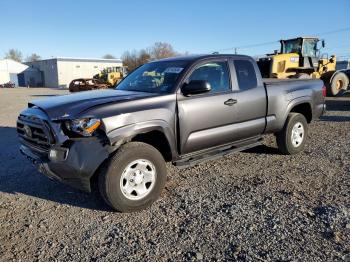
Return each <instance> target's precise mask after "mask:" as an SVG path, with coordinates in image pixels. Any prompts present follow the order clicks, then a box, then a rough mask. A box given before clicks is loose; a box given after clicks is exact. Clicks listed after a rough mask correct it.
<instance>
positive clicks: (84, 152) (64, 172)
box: [20, 138, 109, 192]
mask: <svg viewBox="0 0 350 262" xmlns="http://www.w3.org/2000/svg"><path fill="white" fill-rule="evenodd" d="M20 151H21V153H22V154H23V155H25V156H26V157H27V158H28V159H29V160H30V161H31V162H32V163H33V164H34V165H35V167H36V168H37V169H38V171H39V172H40V173H42V174H44V175H45V176H47V177H49V178H50V179H54V180H57V181H60V182H62V183H64V184H67V185H70V186H72V187H74V188H77V189H80V190H82V191H86V192H91V185H90V178H91V177H92V176H93V174H94V173H95V172H96V170H97V169H98V167H99V166H100V165H101V164H102V162H103V161H104V160H105V159H106V158H108V156H109V153H108V150H107V148H106V147H105V146H103V144H102V143H101V142H100V141H99V140H98V139H97V138H88V139H82V140H79V141H74V142H72V143H71V144H70V145H69V146H68V147H58V146H55V147H52V148H51V149H50V150H49V154H48V155H43V154H39V153H37V152H35V150H32V149H31V148H30V147H28V146H26V145H21V147H20ZM52 152H56V153H52ZM57 152H58V153H57Z"/></svg>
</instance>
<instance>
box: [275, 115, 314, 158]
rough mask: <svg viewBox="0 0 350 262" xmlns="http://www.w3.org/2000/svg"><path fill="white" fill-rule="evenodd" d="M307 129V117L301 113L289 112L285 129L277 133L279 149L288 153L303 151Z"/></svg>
mask: <svg viewBox="0 0 350 262" xmlns="http://www.w3.org/2000/svg"><path fill="white" fill-rule="evenodd" d="M307 131H308V126H307V121H306V119H305V117H304V116H303V115H302V114H299V113H289V115H288V117H287V120H286V123H285V124H284V127H283V129H282V130H281V131H280V132H278V133H277V134H276V141H277V145H278V149H279V150H280V151H281V152H282V153H283V154H286V155H293V154H297V153H299V152H301V151H302V150H303V149H304V146H305V142H306V140H307Z"/></svg>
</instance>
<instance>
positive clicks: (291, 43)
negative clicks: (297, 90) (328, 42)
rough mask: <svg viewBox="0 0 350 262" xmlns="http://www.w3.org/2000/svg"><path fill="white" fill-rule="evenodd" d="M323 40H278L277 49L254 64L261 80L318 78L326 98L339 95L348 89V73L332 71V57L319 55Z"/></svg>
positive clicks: (346, 71) (334, 60) (307, 38)
mask: <svg viewBox="0 0 350 262" xmlns="http://www.w3.org/2000/svg"><path fill="white" fill-rule="evenodd" d="M319 42H321V47H322V48H324V47H325V41H324V40H320V39H318V38H317V37H297V38H293V39H287V40H281V41H280V43H281V50H280V52H278V51H277V50H276V51H275V53H274V54H268V55H267V56H266V57H263V58H259V59H258V61H257V63H258V66H259V68H260V71H261V74H262V76H263V77H264V78H279V79H285V78H298V79H311V78H315V79H319V78H320V79H322V80H323V82H324V84H325V86H326V87H327V93H328V95H333V96H337V95H342V94H343V93H344V92H345V91H346V90H348V88H349V78H350V70H338V71H337V70H336V62H337V60H336V56H335V55H331V56H330V57H328V55H327V54H324V55H320V47H318V43H319Z"/></svg>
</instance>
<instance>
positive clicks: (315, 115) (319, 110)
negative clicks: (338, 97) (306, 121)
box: [312, 103, 326, 120]
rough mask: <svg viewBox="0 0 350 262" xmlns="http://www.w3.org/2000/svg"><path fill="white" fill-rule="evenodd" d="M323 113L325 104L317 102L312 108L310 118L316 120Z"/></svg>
mask: <svg viewBox="0 0 350 262" xmlns="http://www.w3.org/2000/svg"><path fill="white" fill-rule="evenodd" d="M324 113H326V104H325V103H323V104H319V105H317V106H316V108H314V111H313V114H312V116H313V117H312V118H313V120H317V119H319V118H320V117H321V116H322V115H323V114H324Z"/></svg>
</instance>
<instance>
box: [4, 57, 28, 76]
mask: <svg viewBox="0 0 350 262" xmlns="http://www.w3.org/2000/svg"><path fill="white" fill-rule="evenodd" d="M27 68H28V66H27V65H25V64H22V63H20V62H17V61H14V60H12V59H0V71H2V72H8V73H10V74H19V73H22V72H23V71H24V70H26V69H27Z"/></svg>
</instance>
